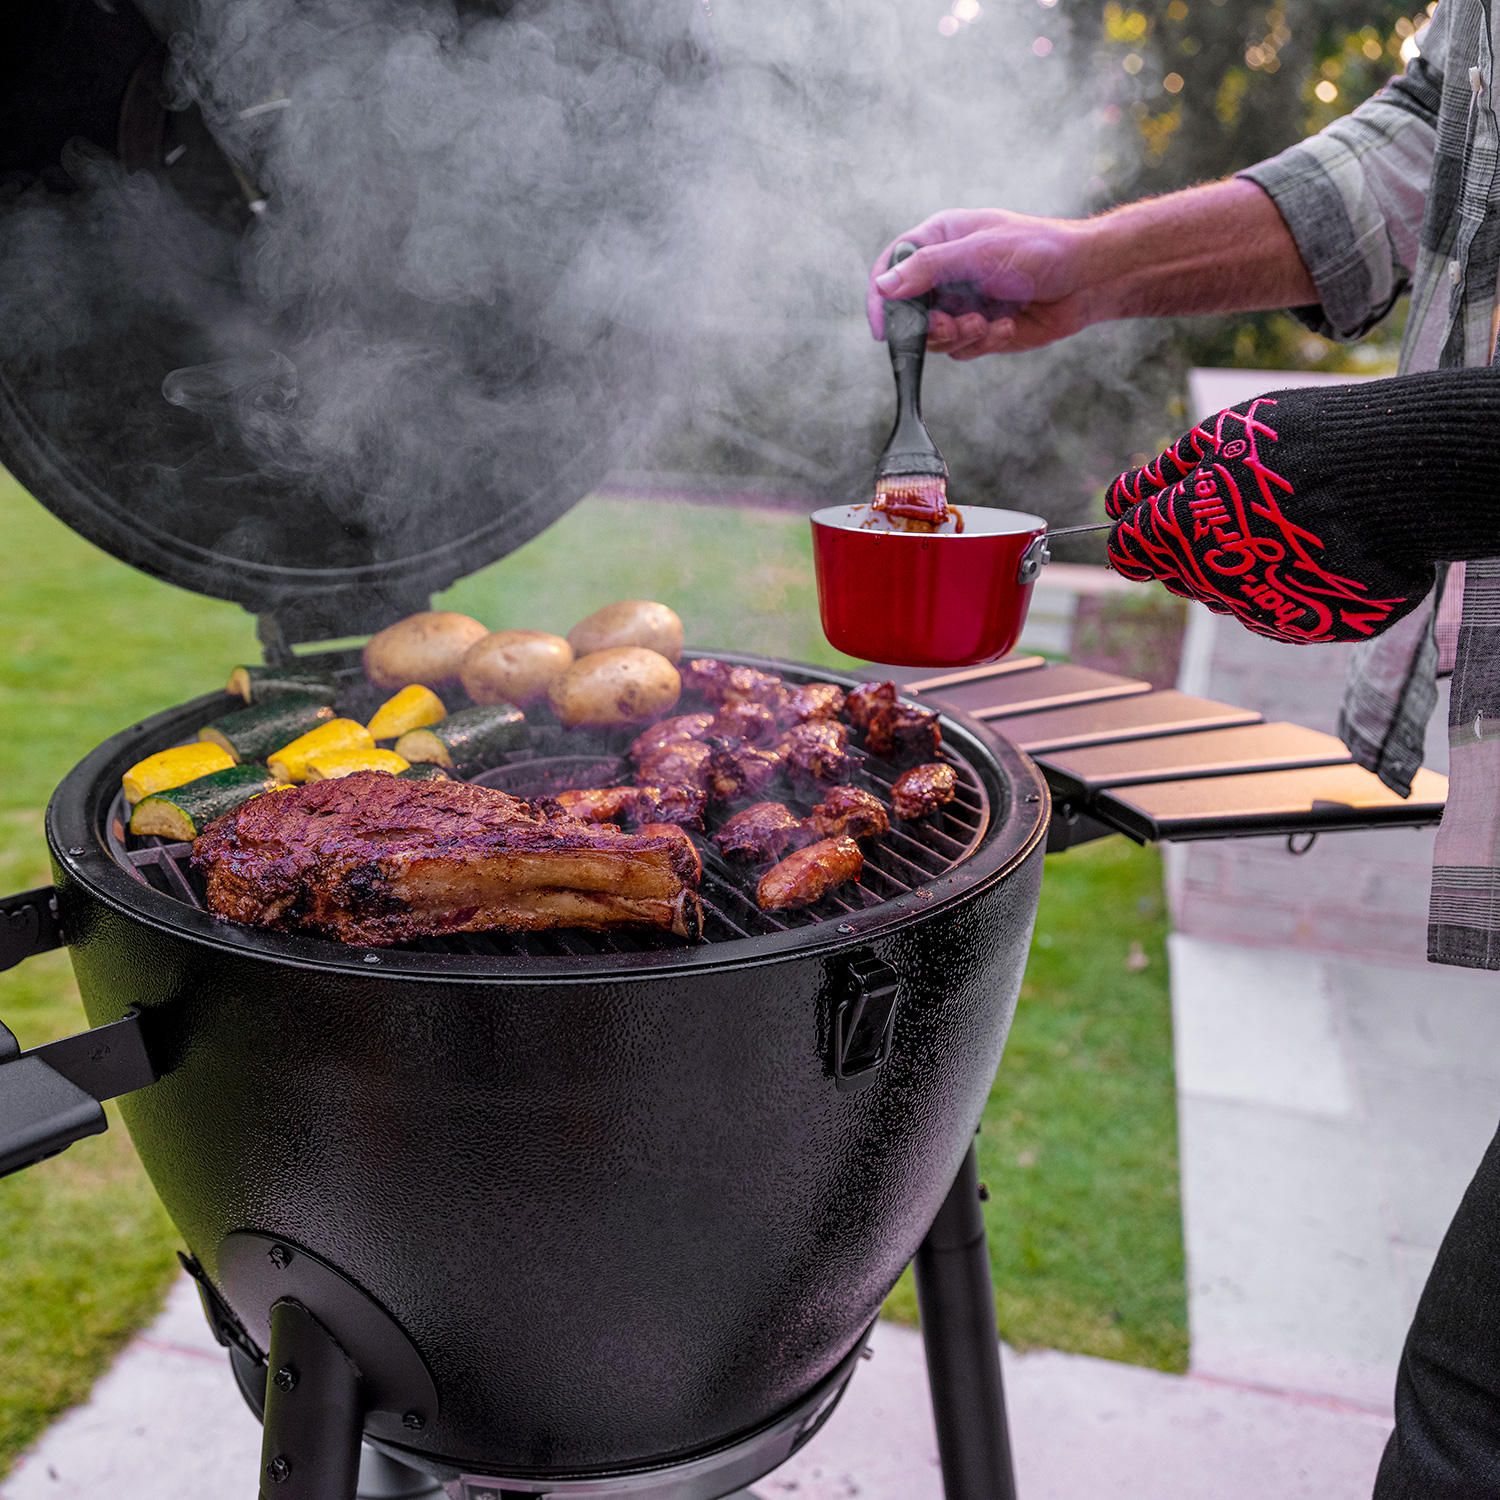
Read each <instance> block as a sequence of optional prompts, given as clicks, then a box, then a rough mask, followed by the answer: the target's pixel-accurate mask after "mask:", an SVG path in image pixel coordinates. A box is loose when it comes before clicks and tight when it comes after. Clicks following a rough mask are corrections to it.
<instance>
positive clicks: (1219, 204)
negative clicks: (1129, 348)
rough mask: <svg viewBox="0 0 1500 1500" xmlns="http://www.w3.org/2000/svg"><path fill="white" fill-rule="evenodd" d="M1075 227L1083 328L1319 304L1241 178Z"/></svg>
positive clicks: (1269, 213) (1297, 260)
mask: <svg viewBox="0 0 1500 1500" xmlns="http://www.w3.org/2000/svg"><path fill="white" fill-rule="evenodd" d="M1080 227H1081V228H1082V230H1083V233H1084V234H1085V236H1086V249H1085V252H1084V253H1085V256H1086V257H1087V260H1088V265H1089V271H1088V273H1087V274H1086V275H1085V278H1084V281H1085V284H1086V285H1087V286H1088V287H1089V291H1088V293H1086V296H1087V300H1088V303H1089V306H1088V318H1087V320H1088V321H1089V322H1091V323H1093V322H1102V321H1104V320H1106V319H1109V318H1147V317H1174V316H1183V315H1187V314H1192V313H1212V312H1255V311H1261V310H1264V309H1267V308H1277V307H1302V306H1306V305H1307V304H1309V303H1313V302H1316V301H1317V300H1318V294H1317V291H1316V290H1315V289H1314V287H1313V283H1312V277H1311V276H1309V275H1308V271H1307V267H1306V266H1305V265H1304V264H1303V263H1302V257H1301V255H1300V254H1299V253H1298V251H1297V245H1296V241H1295V240H1293V238H1292V236H1291V232H1290V231H1289V230H1288V229H1287V227H1286V222H1285V221H1284V220H1283V219H1282V217H1281V215H1280V213H1279V212H1278V211H1277V209H1276V205H1275V204H1274V203H1273V202H1272V201H1271V199H1270V198H1269V197H1268V196H1267V195H1266V194H1265V193H1264V192H1263V191H1262V190H1261V189H1260V188H1258V187H1257V186H1256V185H1255V184H1254V183H1253V182H1247V181H1245V180H1244V179H1242V178H1233V179H1231V180H1229V181H1228V182H1215V183H1209V184H1206V185H1205V186H1203V187H1195V188H1188V189H1186V190H1185V191H1183V192H1179V193H1169V194H1167V195H1166V196H1165V197H1161V198H1148V199H1145V200H1143V201H1142V202H1139V203H1129V204H1126V205H1124V206H1123V207H1121V208H1117V209H1113V210H1111V211H1110V212H1109V213H1106V214H1101V215H1100V216H1099V217H1098V218H1095V219H1090V220H1087V221H1086V223H1085V224H1084V225H1083V226H1080Z"/></svg>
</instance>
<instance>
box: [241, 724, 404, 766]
mask: <svg viewBox="0 0 1500 1500" xmlns="http://www.w3.org/2000/svg"><path fill="white" fill-rule="evenodd" d="M418 732H419V733H420V731H418ZM374 748H375V741H374V739H373V738H371V735H370V731H369V730H368V729H366V728H365V726H364V725H363V724H360V723H357V722H356V721H355V720H353V719H333V720H330V721H329V722H328V723H327V724H319V725H318V727H317V728H316V729H311V730H309V731H308V732H307V733H306V734H304V735H302V736H300V737H299V738H298V739H295V740H293V741H292V742H291V744H290V745H283V746H282V747H281V749H280V750H278V751H277V752H276V753H275V754H274V755H271V756H268V757H267V758H266V764H267V765H268V766H270V768H271V771H272V774H274V776H275V777H276V779H277V781H306V780H307V759H308V757H309V756H310V755H316V754H318V752H319V751H321V750H373V749H374ZM410 758H411V757H410V756H408V757H407V759H410Z"/></svg>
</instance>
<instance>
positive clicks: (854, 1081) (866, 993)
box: [833, 954, 900, 1094]
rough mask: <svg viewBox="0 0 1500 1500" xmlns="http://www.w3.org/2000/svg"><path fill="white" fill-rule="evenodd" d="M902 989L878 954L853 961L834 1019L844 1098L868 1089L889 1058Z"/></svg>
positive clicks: (837, 1075)
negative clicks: (899, 992)
mask: <svg viewBox="0 0 1500 1500" xmlns="http://www.w3.org/2000/svg"><path fill="white" fill-rule="evenodd" d="M899 983H900V980H899V978H898V976H897V974H896V971H895V970H894V969H893V968H892V967H891V966H890V965H889V964H888V963H885V962H884V961H883V960H881V959H878V958H876V957H875V956H874V954H866V955H864V956H862V957H859V958H854V959H851V960H850V961H849V966H848V970H847V977H846V979H845V981H844V993H843V994H842V995H841V996H839V999H838V1004H837V1006H836V1008H835V1010H834V1017H833V1078H834V1082H835V1083H836V1084H837V1085H838V1088H839V1091H840V1092H841V1093H846V1094H852V1093H855V1092H857V1091H858V1090H859V1089H866V1088H869V1086H870V1085H871V1084H872V1083H874V1082H875V1079H876V1078H877V1077H878V1076H879V1073H880V1069H881V1068H882V1067H883V1066H884V1064H885V1060H886V1059H887V1058H888V1057H889V1056H890V1055H891V1035H892V1033H893V1032H894V1031H895V1028H896V1002H897V999H898V995H897V988H898V985H899Z"/></svg>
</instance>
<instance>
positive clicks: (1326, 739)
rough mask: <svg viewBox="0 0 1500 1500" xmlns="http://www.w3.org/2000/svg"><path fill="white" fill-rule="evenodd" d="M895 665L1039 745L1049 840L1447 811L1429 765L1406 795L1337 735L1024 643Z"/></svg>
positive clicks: (1020, 740) (1207, 832) (905, 676)
mask: <svg viewBox="0 0 1500 1500" xmlns="http://www.w3.org/2000/svg"><path fill="white" fill-rule="evenodd" d="M880 671H881V669H880V668H872V669H871V672H872V675H874V674H875V673H877V672H880ZM883 675H885V676H890V677H894V678H895V679H896V680H897V681H900V682H904V683H905V685H906V691H908V692H911V691H915V692H917V693H918V694H919V695H920V696H921V697H923V698H924V699H926V700H927V701H929V702H931V703H933V704H934V706H952V707H954V708H957V709H960V710H962V711H963V712H964V713H967V714H969V715H970V716H971V717H973V718H977V719H982V720H986V721H988V724H989V727H990V729H991V730H992V732H994V733H996V734H1000V735H1003V736H1005V737H1006V738H1007V739H1010V740H1011V741H1012V742H1013V743H1015V744H1016V745H1018V746H1019V747H1020V748H1021V749H1023V750H1026V751H1028V752H1030V753H1032V754H1034V755H1035V756H1036V757H1037V762H1038V764H1039V765H1040V766H1041V768H1042V770H1043V773H1044V774H1045V775H1046V776H1047V779H1048V781H1049V783H1050V784H1051V786H1052V789H1053V797H1054V814H1053V829H1052V836H1051V837H1050V838H1049V842H1048V847H1049V849H1062V848H1067V847H1069V846H1070V845H1071V844H1074V843H1081V842H1083V841H1085V840H1086V839H1089V838H1099V837H1102V836H1104V835H1105V834H1107V833H1110V832H1120V833H1125V834H1128V835H1129V836H1130V837H1131V838H1134V839H1137V840H1140V841H1141V842H1152V841H1156V840H1162V841H1166V842H1179V841H1188V840H1196V839H1223V838H1249V837H1252V836H1261V835H1266V834H1299V833H1323V832H1334V831H1338V830H1348V829H1357V828H1381V827H1420V826H1424V825H1429V824H1433V823H1437V822H1439V821H1440V820H1441V818H1442V815H1443V804H1444V802H1445V801H1446V799H1447V794H1448V783H1447V779H1446V778H1445V777H1443V776H1439V775H1437V774H1436V773H1435V772H1432V771H1427V770H1423V771H1419V772H1418V773H1417V779H1416V784H1415V785H1414V787H1413V789H1412V795H1411V796H1410V797H1408V798H1401V797H1398V796H1396V795H1395V793H1393V792H1391V791H1390V790H1388V789H1387V788H1386V787H1385V786H1384V785H1382V783H1381V781H1380V779H1379V778H1378V777H1376V776H1374V775H1372V774H1371V773H1370V772H1369V771H1366V770H1364V769H1363V768H1362V767H1360V766H1356V765H1354V764H1353V762H1352V761H1351V760H1350V757H1349V753H1348V751H1347V750H1346V749H1345V748H1344V746H1343V745H1342V744H1341V743H1340V742H1339V741H1338V740H1336V739H1334V738H1333V736H1332V735H1326V734H1320V733H1318V732H1317V731H1316V730H1312V729H1305V728H1303V727H1302V726H1301V725H1297V724H1263V723H1260V722H1259V719H1260V716H1259V715H1258V714H1255V713H1252V712H1250V711H1249V710H1247V709H1240V708H1235V707H1234V706H1233V705H1231V704H1227V703H1216V702H1214V701H1213V700H1212V699H1207V698H1195V697H1192V696H1190V695H1188V694H1184V693H1178V692H1175V691H1173V690H1162V691H1153V690H1152V688H1151V684H1150V683H1148V682H1137V681H1135V680H1134V679H1132V678H1128V677H1119V676H1116V675H1115V674H1113V673H1110V672H1099V671H1096V670H1094V669H1093V668H1091V667H1081V666H1076V665H1073V664H1071V663H1056V664H1054V663H1039V662H1038V661H1037V659H1036V658H1034V657H1031V658H1029V657H1024V656H1012V657H1008V658H1006V660H1005V661H1003V662H997V663H994V664H993V665H992V666H990V667H983V668H969V669H965V670H962V671H955V672H952V673H928V674H923V673H922V672H920V671H915V670H908V671H906V672H903V673H899V674H898V673H896V672H891V671H887V672H885V673H884V674H883Z"/></svg>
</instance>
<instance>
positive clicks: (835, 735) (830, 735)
mask: <svg viewBox="0 0 1500 1500" xmlns="http://www.w3.org/2000/svg"><path fill="white" fill-rule="evenodd" d="M781 743H782V744H783V745H784V746H785V747H786V755H787V765H788V766H789V767H790V768H791V769H792V770H793V771H795V772H797V773H798V774H800V775H802V776H810V777H812V779H813V780H814V781H821V782H825V783H827V784H828V785H830V786H831V785H834V784H835V783H837V782H840V781H845V780H847V779H848V777H849V773H850V772H851V771H852V770H853V769H854V766H855V759H854V757H853V756H852V755H850V754H849V750H848V745H849V731H848V729H847V728H846V727H845V726H844V725H842V724H840V723H839V722H838V721H837V720H834V719H813V720H812V721H811V722H809V723H806V724H797V725H795V726H794V727H793V728H791V729H789V730H787V732H786V737H785V739H783V740H782V742H781Z"/></svg>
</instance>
